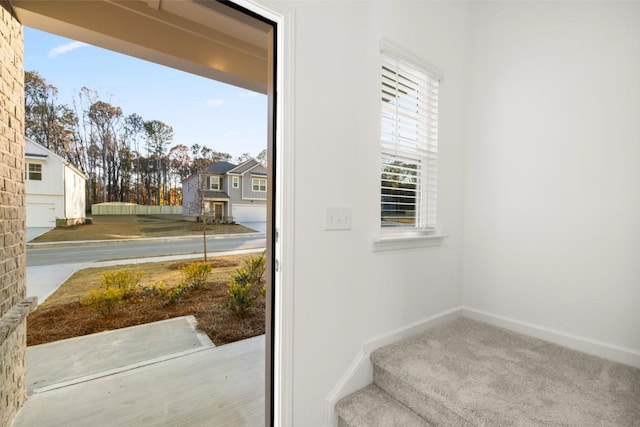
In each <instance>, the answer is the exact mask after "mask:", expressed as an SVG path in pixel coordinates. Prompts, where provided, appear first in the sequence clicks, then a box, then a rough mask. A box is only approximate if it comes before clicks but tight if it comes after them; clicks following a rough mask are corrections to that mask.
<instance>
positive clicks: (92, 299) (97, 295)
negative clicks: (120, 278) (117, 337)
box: [80, 286, 125, 316]
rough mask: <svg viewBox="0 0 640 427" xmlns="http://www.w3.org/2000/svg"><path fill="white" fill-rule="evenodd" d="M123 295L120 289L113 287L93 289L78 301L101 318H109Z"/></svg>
mask: <svg viewBox="0 0 640 427" xmlns="http://www.w3.org/2000/svg"><path fill="white" fill-rule="evenodd" d="M124 294H125V293H124V291H123V290H122V289H121V288H116V287H114V286H109V287H106V288H103V289H93V290H91V292H90V293H89V294H88V295H85V296H84V297H83V298H82V299H81V300H80V303H81V304H82V305H83V306H85V307H88V308H89V309H90V310H93V311H96V312H98V313H100V314H102V315H103V316H109V315H110V314H111V313H112V312H113V311H114V310H115V308H116V307H117V306H118V304H120V303H121V302H122V300H123V299H124Z"/></svg>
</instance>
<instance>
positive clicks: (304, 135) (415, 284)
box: [291, 2, 467, 426]
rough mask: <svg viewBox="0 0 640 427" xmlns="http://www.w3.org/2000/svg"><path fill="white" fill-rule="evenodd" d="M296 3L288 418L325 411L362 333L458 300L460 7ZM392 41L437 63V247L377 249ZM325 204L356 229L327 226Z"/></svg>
mask: <svg viewBox="0 0 640 427" xmlns="http://www.w3.org/2000/svg"><path fill="white" fill-rule="evenodd" d="M291 7H292V8H294V10H295V17H296V20H295V26H296V34H295V105H296V108H295V118H296V122H295V141H294V144H295V230H294V232H295V281H294V284H293V285H294V286H295V289H294V307H293V309H294V319H295V324H294V340H293V391H292V395H293V396H294V397H293V398H294V402H293V408H294V420H293V425H301V426H302V425H304V426H318V425H322V424H323V423H324V422H326V418H325V413H324V399H325V398H326V397H327V394H328V393H329V392H330V391H331V389H332V388H333V387H334V386H335V385H336V383H337V382H338V380H339V379H340V378H341V376H342V375H343V374H344V372H345V370H346V369H347V367H348V366H349V363H350V362H351V361H352V359H353V358H354V356H355V355H356V354H357V352H358V351H359V349H360V348H361V345H362V343H363V342H364V341H366V340H369V339H371V338H374V337H377V336H380V335H382V334H385V333H388V332H389V331H390V330H393V329H396V328H399V327H402V326H405V325H407V324H409V323H412V322H415V321H418V320H420V319H423V318H425V317H428V316H431V315H433V314H435V313H439V312H442V311H444V310H448V309H451V308H454V307H458V306H459V304H460V300H461V290H460V283H461V278H460V273H461V262H462V260H461V228H462V194H463V192H462V185H463V179H462V168H463V151H462V148H463V126H462V124H463V123H464V118H463V111H464V98H463V95H464V87H465V83H466V58H467V52H466V46H467V37H466V28H467V26H466V25H467V22H466V19H467V7H466V5H464V4H458V3H451V4H445V3H418V2H411V3H402V4H398V3H390V2H366V3H364V2H292V3H291ZM383 37H384V38H388V39H389V40H391V41H393V42H395V43H398V44H400V45H402V46H403V47H405V48H406V49H408V50H410V51H412V52H413V53H415V54H416V55H418V56H419V57H421V58H423V59H424V60H425V61H429V62H431V63H433V64H434V65H435V66H437V67H439V68H440V69H442V70H443V71H444V76H445V77H444V78H445V81H444V83H443V85H442V87H441V100H442V103H441V117H442V120H441V127H440V130H441V133H440V138H441V150H440V157H441V161H440V181H439V186H440V190H441V191H440V194H441V197H440V199H439V201H438V202H439V205H438V213H439V218H440V219H441V224H442V227H443V231H444V232H445V233H446V234H449V235H450V236H451V237H449V238H447V239H445V241H444V244H443V245H442V246H440V247H431V248H424V249H417V250H410V251H398V252H392V253H373V252H372V241H373V239H374V237H376V235H377V233H378V231H379V210H380V204H379V151H378V144H379V142H378V141H379V126H380V119H379V110H380V105H379V103H380V77H379V46H380V40H381V38H383ZM326 206H349V207H351V211H352V224H353V225H352V229H351V230H349V231H325V230H324V214H325V207H326Z"/></svg>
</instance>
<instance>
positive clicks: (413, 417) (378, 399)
mask: <svg viewBox="0 0 640 427" xmlns="http://www.w3.org/2000/svg"><path fill="white" fill-rule="evenodd" d="M336 412H337V413H338V416H339V417H340V418H341V419H342V421H343V422H344V423H345V424H346V425H347V426H349V427H414V426H415V427H423V426H424V427H426V426H430V425H431V424H429V423H428V422H427V421H426V420H425V419H424V418H422V417H420V416H419V415H418V414H416V413H415V412H413V411H412V410H410V409H409V408H407V407H406V406H404V405H403V404H401V403H400V402H398V401H397V400H395V399H393V398H392V397H391V396H389V394H387V393H386V392H385V391H384V390H382V389H380V388H379V387H378V386H376V385H375V384H370V385H368V386H367V387H365V388H363V389H361V390H358V391H357V392H355V393H353V394H351V395H349V396H347V397H345V398H343V399H341V400H340V401H339V402H338V403H337V404H336Z"/></svg>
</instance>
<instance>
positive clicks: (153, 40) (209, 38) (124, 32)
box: [12, 1, 275, 419]
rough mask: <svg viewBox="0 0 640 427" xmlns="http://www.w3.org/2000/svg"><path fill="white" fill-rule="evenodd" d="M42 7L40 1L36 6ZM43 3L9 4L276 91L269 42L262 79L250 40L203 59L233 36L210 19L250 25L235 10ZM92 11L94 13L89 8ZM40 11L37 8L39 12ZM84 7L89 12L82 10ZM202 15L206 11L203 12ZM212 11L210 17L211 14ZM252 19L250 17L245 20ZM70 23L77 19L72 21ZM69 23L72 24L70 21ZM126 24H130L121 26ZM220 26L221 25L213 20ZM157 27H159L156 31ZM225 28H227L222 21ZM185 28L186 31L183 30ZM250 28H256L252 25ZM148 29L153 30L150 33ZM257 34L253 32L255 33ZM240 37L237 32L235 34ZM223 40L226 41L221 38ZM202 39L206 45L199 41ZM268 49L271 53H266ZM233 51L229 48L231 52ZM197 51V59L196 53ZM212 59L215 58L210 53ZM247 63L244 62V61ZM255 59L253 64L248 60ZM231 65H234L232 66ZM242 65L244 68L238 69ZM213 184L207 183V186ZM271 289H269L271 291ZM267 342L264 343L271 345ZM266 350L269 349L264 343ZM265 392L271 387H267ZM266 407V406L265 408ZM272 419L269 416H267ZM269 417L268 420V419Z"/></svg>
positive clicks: (82, 33) (64, 26)
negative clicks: (230, 57) (219, 31)
mask: <svg viewBox="0 0 640 427" xmlns="http://www.w3.org/2000/svg"><path fill="white" fill-rule="evenodd" d="M36 3H40V2H36ZM46 3H47V2H42V4H35V5H34V4H33V3H32V4H29V2H21V1H15V2H12V4H14V7H15V8H16V10H17V13H18V15H19V17H20V19H21V20H22V22H23V23H24V24H25V25H32V26H34V27H36V28H41V29H43V30H46V31H52V32H57V33H60V34H63V35H67V36H70V37H73V38H74V39H78V40H84V41H87V42H90V43H92V44H96V45H102V46H104V47H107V48H110V49H115V50H118V51H121V52H123V53H127V54H131V55H134V56H138V57H141V58H145V59H151V60H153V61H156V62H159V63H164V64H166V65H169V66H172V67H175V68H179V69H183V70H185V71H189V72H192V73H196V74H199V75H202V76H206V77H210V78H214V79H222V80H223V81H228V82H230V83H232V84H236V85H239V86H241V87H247V88H252V90H259V91H263V92H264V93H268V92H269V91H271V92H272V93H274V92H275V88H274V87H273V82H270V81H269V78H271V79H273V77H274V74H273V70H269V69H268V68H269V64H271V65H273V64H274V60H275V57H274V56H272V57H271V58H269V55H270V54H271V55H275V52H273V50H272V48H273V41H271V42H269V41H268V42H267V43H266V46H265V47H264V49H265V52H266V53H267V56H266V57H264V58H263V59H264V61H262V62H264V64H265V65H266V67H267V69H266V70H265V75H266V77H264V79H263V80H261V78H260V77H257V76H255V75H252V74H251V73H250V72H248V71H247V70H251V69H252V67H251V66H247V64H255V63H260V62H261V61H259V60H257V59H256V58H258V57H259V56H260V54H259V53H258V51H257V50H256V49H253V48H252V47H251V42H250V41H249V42H248V41H247V40H242V39H241V40H240V41H241V42H243V43H240V45H241V47H240V48H238V47H237V46H236V47H235V48H234V49H235V50H234V51H233V52H232V53H234V54H235V55H237V56H238V57H237V58H235V59H234V61H236V62H237V63H234V61H229V62H225V61H224V60H222V58H221V57H219V56H216V57H207V56H206V55H202V53H203V52H205V51H207V49H206V47H205V46H204V45H205V44H206V43H207V42H211V43H214V44H215V43H218V44H220V45H221V46H223V47H225V48H229V47H230V45H232V44H233V42H232V39H233V37H234V35H233V34H230V33H233V30H232V29H229V28H232V27H225V28H226V29H228V31H226V33H223V36H226V37H227V38H225V40H224V43H222V42H220V41H219V39H216V37H217V35H215V34H213V30H214V29H212V28H210V27H208V23H210V22H212V21H210V19H213V16H214V15H223V16H224V17H225V19H222V21H225V20H226V21H228V19H227V18H231V19H235V20H236V21H239V22H241V23H242V24H244V25H245V26H246V25H249V26H250V27H251V26H252V25H253V24H251V23H248V22H251V19H255V17H248V16H247V15H246V14H243V13H241V12H239V11H238V10H237V9H233V10H229V11H226V12H224V13H222V12H221V11H222V9H221V8H222V7H223V5H220V4H218V3H205V2H180V3H178V2H163V3H161V2H159V1H147V2H127V4H126V5H123V4H120V3H118V4H114V3H112V2H81V3H75V4H71V3H73V2H69V3H65V4H63V5H62V7H61V6H60V5H59V4H55V5H53V6H52V7H53V9H52V8H50V7H49V6H48V5H47V4H46ZM94 7H95V8H96V9H95V10H93V9H91V8H94ZM39 8H41V9H39ZM85 8H88V9H85ZM205 12H206V13H205ZM210 13H212V14H210ZM109 14H113V19H107V18H106V17H107V16H108V15H109ZM249 18H251V19H249ZM73 19H76V20H75V21H73ZM135 19H141V20H142V21H140V22H144V25H148V26H149V27H148V28H149V29H150V31H144V29H143V28H145V27H144V26H140V25H134V24H133V23H132V20H135ZM70 21H71V22H70ZM104 22H112V23H116V24H112V25H111V26H109V25H107V26H106V27H105V25H104V24H103V23H104ZM124 22H127V23H128V24H130V25H123V23H124ZM216 22H218V23H220V21H216ZM256 22H257V23H258V25H257V26H258V32H262V33H264V35H265V37H266V38H267V39H268V38H269V37H271V38H273V36H274V31H273V30H274V28H273V25H272V24H270V23H265V21H264V20H257V21H256ZM158 25H160V26H161V27H158ZM221 25H222V26H223V27H224V26H225V25H227V26H228V22H227V23H226V24H224V23H221ZM185 27H187V28H185ZM254 29H256V28H255V27H254ZM151 30H152V31H151ZM254 35H255V32H254ZM235 36H237V37H238V38H240V37H239V36H238V35H237V34H236V35H235ZM223 38H224V37H223ZM203 40H204V41H203ZM184 46H190V47H191V48H190V49H184ZM270 49H271V51H270ZM232 50H233V49H232ZM194 52H195V53H200V54H201V55H200V56H198V55H195V54H194ZM214 56H215V55H214ZM247 61H248V62H247ZM252 61H253V62H252ZM234 64H235V65H234ZM238 64H242V65H238ZM270 110H271V111H270V112H271V120H270V123H273V118H274V117H275V110H274V108H271V109H270ZM274 132H275V129H274V128H273V127H272V130H271V131H270V136H271V137H272V136H273V134H274ZM268 158H269V168H268V173H267V181H270V183H274V176H275V170H274V167H273V166H274V164H275V163H274V162H273V159H274V152H273V147H272V146H271V150H270V153H269V156H268ZM256 184H257V189H258V190H261V189H262V188H261V183H260V181H257V182H256ZM210 185H211V184H210ZM274 188H275V185H267V193H268V196H267V198H268V200H269V201H268V204H269V206H270V207H269V209H268V212H269V214H268V216H269V221H268V222H269V223H270V224H271V225H270V226H268V227H267V236H268V237H267V242H268V243H267V249H268V255H267V256H268V263H267V264H268V267H269V270H270V271H269V272H268V277H269V278H270V279H273V277H274V274H275V273H274V270H275V269H274V268H273V267H274V264H275V261H274V256H273V246H274V245H275V242H274V239H273V213H274V205H273V199H274V194H273V191H274ZM216 208H217V206H215V205H214V209H213V211H214V212H215V213H216V214H217V213H218V211H217V210H216ZM219 208H220V209H219V210H220V212H219V214H220V217H221V218H220V219H222V214H223V212H224V206H220V207H219ZM271 289H273V288H271ZM267 312H268V313H269V316H271V312H270V310H267ZM267 324H268V325H272V324H273V322H272V321H271V320H268V321H267ZM270 340H271V338H268V339H267V341H268V342H270ZM267 348H269V345H267ZM270 353H271V351H270V350H268V351H267V356H268V357H269V356H270ZM267 366H269V369H270V370H272V368H273V362H272V361H271V359H269V361H268V363H267ZM272 375H273V373H272V372H267V379H270V378H271V377H272ZM267 389H268V390H269V386H267ZM267 395H268V396H267V400H269V399H270V397H269V392H267ZM267 406H268V407H270V405H267ZM269 416H270V415H268V417H269ZM268 419H269V418H268Z"/></svg>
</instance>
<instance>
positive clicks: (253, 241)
mask: <svg viewBox="0 0 640 427" xmlns="http://www.w3.org/2000/svg"><path fill="white" fill-rule="evenodd" d="M266 244H267V243H266V238H265V237H264V236H256V235H252V236H247V237H230V238H215V236H212V237H210V238H208V239H207V251H208V252H220V251H231V250H236V249H259V248H264V247H266ZM191 253H202V237H198V236H196V237H194V238H193V239H180V240H139V241H131V242H114V243H77V244H69V245H55V246H54V245H52V246H45V247H31V248H28V249H27V266H28V267H33V266H42V265H58V264H80V263H85V262H93V261H103V260H110V259H122V258H142V257H152V256H162V255H180V254H191Z"/></svg>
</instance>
